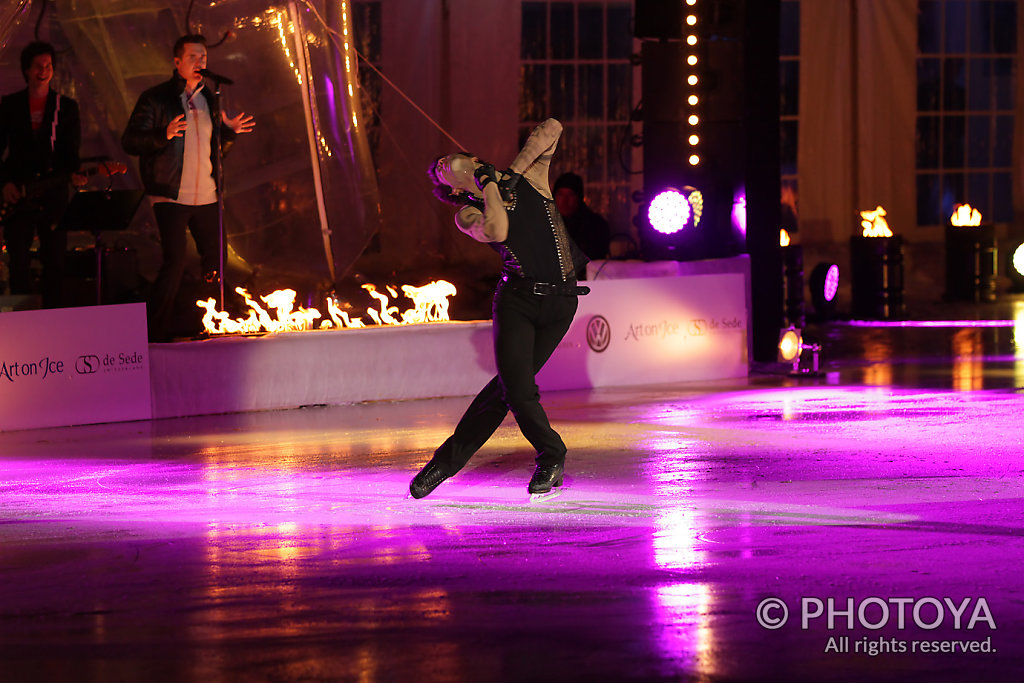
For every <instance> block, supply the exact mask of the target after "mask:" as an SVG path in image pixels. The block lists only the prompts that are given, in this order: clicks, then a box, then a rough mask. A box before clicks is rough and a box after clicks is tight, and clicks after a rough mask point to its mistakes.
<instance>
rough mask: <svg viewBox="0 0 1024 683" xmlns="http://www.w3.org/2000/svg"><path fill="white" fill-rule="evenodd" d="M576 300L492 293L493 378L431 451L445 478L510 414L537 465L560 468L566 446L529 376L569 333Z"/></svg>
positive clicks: (516, 291) (517, 292) (509, 291)
mask: <svg viewBox="0 0 1024 683" xmlns="http://www.w3.org/2000/svg"><path fill="white" fill-rule="evenodd" d="M578 303H579V302H578V300H577V298H576V297H575V296H558V295H547V296H543V295H538V294H533V293H531V292H529V291H524V290H519V289H513V288H511V287H509V286H507V285H499V287H498V291H497V292H495V295H494V306H493V313H494V355H495V359H496V361H497V366H498V374H497V376H495V377H494V379H492V380H491V381H490V382H488V384H487V386H485V387H484V388H483V390H481V392H480V393H479V394H477V396H476V398H475V399H473V402H472V403H471V404H470V405H469V408H468V409H467V410H466V413H465V414H464V415H463V416H462V419H461V420H459V424H458V426H456V427H455V432H454V433H453V434H452V435H451V436H450V437H448V440H447V441H445V442H444V444H442V445H441V447H440V448H438V449H437V451H436V452H435V453H434V460H436V461H437V462H438V463H439V464H440V465H442V466H443V467H444V468H445V469H446V470H447V472H448V473H449V475H451V474H455V473H456V472H458V471H459V470H460V469H462V468H463V467H464V466H465V465H466V463H467V462H469V459H470V458H471V457H473V454H474V453H476V452H477V451H478V450H479V449H480V447H481V446H483V445H484V443H485V442H486V441H487V439H489V438H490V437H491V435H492V434H493V433H494V431H495V430H496V429H497V428H498V426H499V425H500V424H501V422H502V420H504V419H505V416H506V415H508V411H509V410H511V411H512V414H513V415H514V416H515V419H516V422H517V423H518V424H519V429H520V431H522V433H523V436H525V437H526V439H527V441H529V442H530V445H532V446H533V448H534V449H535V450H536V451H537V464H538V465H554V464H563V463H564V462H565V451H566V449H565V444H564V443H563V442H562V438H561V437H560V436H559V435H558V432H556V431H555V430H554V429H552V428H551V423H550V422H548V416H547V414H546V413H545V412H544V408H543V406H541V404H540V391H539V390H538V389H537V382H536V380H535V378H534V376H535V375H536V374H537V373H538V372H539V371H540V369H541V368H542V367H543V366H544V363H546V362H547V360H548V358H550V357H551V354H552V353H554V351H555V348H556V347H557V346H558V343H559V342H560V341H562V338H563V337H564V336H565V333H566V332H568V331H569V325H571V324H572V318H573V316H574V315H575V314H576V307H577V305H578Z"/></svg>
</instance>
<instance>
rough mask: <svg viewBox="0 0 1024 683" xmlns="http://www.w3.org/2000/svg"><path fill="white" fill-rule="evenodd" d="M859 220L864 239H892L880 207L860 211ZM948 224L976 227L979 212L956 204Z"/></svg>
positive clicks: (967, 205)
mask: <svg viewBox="0 0 1024 683" xmlns="http://www.w3.org/2000/svg"><path fill="white" fill-rule="evenodd" d="M860 219H861V220H860V225H861V228H863V235H864V237H892V230H890V229H889V223H888V222H886V220H885V209H883V208H882V207H881V206H877V207H875V210H874V211H861V212H860ZM949 222H950V224H951V225H956V226H965V225H966V226H978V225H981V212H980V211H978V210H977V209H974V208H972V207H971V205H970V204H957V205H956V209H955V210H954V211H953V215H951V216H950V217H949Z"/></svg>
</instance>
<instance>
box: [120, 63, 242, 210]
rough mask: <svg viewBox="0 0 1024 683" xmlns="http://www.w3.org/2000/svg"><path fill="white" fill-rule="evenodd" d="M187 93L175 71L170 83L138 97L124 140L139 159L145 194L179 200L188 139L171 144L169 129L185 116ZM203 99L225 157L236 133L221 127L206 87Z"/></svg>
mask: <svg viewBox="0 0 1024 683" xmlns="http://www.w3.org/2000/svg"><path fill="white" fill-rule="evenodd" d="M184 90H185V79H184V78H182V77H181V75H179V74H178V72H177V71H175V72H174V75H172V76H171V79H170V80H168V81H164V82H163V83H161V84H159V85H155V86H153V87H152V88H150V89H149V90H146V91H145V92H144V93H142V94H141V95H139V101H138V102H136V103H135V109H134V110H132V115H131V118H129V119H128V126H127V127H126V128H125V130H124V134H123V135H122V136H121V146H122V147H123V148H124V151H125V152H127V153H128V154H135V155H138V157H139V171H140V172H141V174H142V184H143V186H144V187H145V188H146V194H150V195H156V196H159V197H170V198H171V199H177V198H178V188H179V187H180V185H181V166H182V160H183V158H184V155H185V137H184V136H180V137H176V138H174V139H172V140H168V139H167V125H168V124H169V123H170V122H171V120H172V119H173V118H174V117H175V116H178V115H181V114H184V113H185V109H184V108H183V107H182V105H181V93H182V92H183V91H184ZM202 95H204V96H205V97H206V101H207V102H208V103H209V105H210V118H211V119H213V124H214V125H213V135H214V137H217V136H218V134H219V136H220V148H221V154H222V155H223V154H226V153H227V151H228V149H229V148H230V147H231V143H232V142H234V140H235V135H236V134H235V131H233V130H231V129H230V128H228V127H227V126H224V125H221V124H220V103H219V102H218V101H217V97H216V95H214V93H213V92H212V91H211V90H209V89H207V88H206V87H204V88H203V91H202ZM216 149H217V148H216V147H215V146H214V145H211V146H210V158H211V160H212V161H213V177H214V180H216V179H217V154H216Z"/></svg>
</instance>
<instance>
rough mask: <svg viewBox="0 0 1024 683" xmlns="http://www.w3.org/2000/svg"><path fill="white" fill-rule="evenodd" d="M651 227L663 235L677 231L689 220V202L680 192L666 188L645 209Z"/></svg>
mask: <svg viewBox="0 0 1024 683" xmlns="http://www.w3.org/2000/svg"><path fill="white" fill-rule="evenodd" d="M647 218H649V219H650V221H651V227H652V228H654V229H655V230H657V231H658V232H660V233H661V234H663V235H671V234H673V233H676V232H679V231H680V230H682V229H683V228H684V227H686V224H687V223H688V222H689V220H690V202H688V201H686V197H685V196H684V195H683V193H682V192H680V191H679V190H675V189H668V190H664V191H663V192H661V193H660V194H659V195H658V196H657V197H655V198H654V200H653V201H652V202H651V206H650V208H649V209H647Z"/></svg>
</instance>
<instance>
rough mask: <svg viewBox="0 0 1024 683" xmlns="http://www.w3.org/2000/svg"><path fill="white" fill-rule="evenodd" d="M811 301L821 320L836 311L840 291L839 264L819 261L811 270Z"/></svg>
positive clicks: (829, 316) (826, 318)
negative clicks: (837, 295)
mask: <svg viewBox="0 0 1024 683" xmlns="http://www.w3.org/2000/svg"><path fill="white" fill-rule="evenodd" d="M810 285H811V303H812V304H813V305H814V312H815V313H817V314H818V317H819V318H820V319H821V320H828V319H829V318H831V317H832V316H833V315H835V312H836V294H837V293H838V291H839V266H837V265H836V264H834V263H819V264H818V265H816V266H814V270H812V271H811V281H810Z"/></svg>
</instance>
